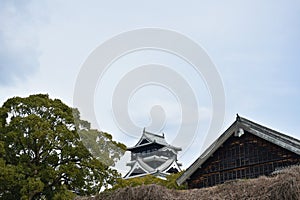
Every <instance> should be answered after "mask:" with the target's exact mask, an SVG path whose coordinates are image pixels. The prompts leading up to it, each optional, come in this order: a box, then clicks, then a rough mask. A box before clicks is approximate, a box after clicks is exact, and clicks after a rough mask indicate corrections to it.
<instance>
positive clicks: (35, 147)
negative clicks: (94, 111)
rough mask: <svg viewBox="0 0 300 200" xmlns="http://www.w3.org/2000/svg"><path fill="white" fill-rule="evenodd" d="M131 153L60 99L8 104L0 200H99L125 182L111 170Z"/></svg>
mask: <svg viewBox="0 0 300 200" xmlns="http://www.w3.org/2000/svg"><path fill="white" fill-rule="evenodd" d="M86 147H87V148H86ZM125 148H126V147H125V145H123V144H121V143H117V142H115V141H113V139H112V136H111V135H110V134H108V133H103V132H100V131H98V130H93V129H91V128H90V124H89V123H88V122H87V121H84V120H81V119H80V113H79V111H78V110H77V109H74V108H71V107H69V106H67V105H66V104H64V103H63V102H62V101H61V100H59V99H54V100H53V99H50V98H49V96H48V95H43V94H38V95H31V96H29V97H26V98H21V97H14V98H11V99H8V100H7V101H6V102H5V103H4V104H3V106H2V107H1V108H0V198H1V199H41V198H44V199H70V198H72V197H73V196H74V195H75V194H77V195H89V194H95V193H97V192H99V190H100V188H101V187H106V186H108V185H110V184H114V183H115V182H116V179H117V178H119V177H120V174H119V173H118V172H117V171H116V170H113V169H111V168H110V166H111V165H113V164H114V163H115V161H116V160H118V159H119V158H120V156H122V155H123V153H124V150H125Z"/></svg>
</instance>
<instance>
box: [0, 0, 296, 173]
mask: <svg viewBox="0 0 300 200" xmlns="http://www.w3.org/2000/svg"><path fill="white" fill-rule="evenodd" d="M151 27H153V28H160V29H166V30H172V31H175V32H178V33H180V34H182V35H185V36H187V37H188V38H190V39H191V40H193V41H194V42H195V43H197V44H198V45H199V46H201V47H202V48H203V49H204V50H205V51H206V53H207V54H208V56H209V58H210V59H211V60H212V62H213V63H214V65H215V67H216V69H217V71H218V73H219V76H220V78H221V80H222V83H223V87H224V94H225V116H224V123H223V124H222V127H221V128H220V132H218V133H215V134H214V135H213V138H212V139H216V137H217V136H218V135H220V134H221V133H222V131H224V130H226V128H228V127H229V126H230V125H231V123H233V121H234V120H235V115H236V113H239V115H241V116H243V117H246V118H248V119H250V120H253V121H255V122H258V123H260V124H262V125H265V126H268V127H270V128H272V129H275V130H278V131H280V132H283V133H285V134H288V135H291V136H294V137H297V138H300V123H299V122H300V120H299V119H300V117H299V113H300V106H299V105H298V104H299V102H300V92H299V90H300V79H299V78H298V76H299V74H300V68H299V66H300V59H299V53H300V40H299V35H300V1H296V0H295V1H293V0H288V1H280V0H278V1H269V0H266V1H258V0H254V1H253V0H252V1H248V0H246V1H222V2H220V1H209V2H208V1H184V2H182V1H163V2H162V1H156V0H153V1H147V2H142V1H122V2H117V1H109V2H104V1H71V0H66V1H57V0H52V1H50V0H48V1H47V0H45V1H38V0H26V1H9V0H0V61H1V62H0V104H3V103H4V102H5V101H6V100H7V99H8V98H11V97H14V96H22V97H26V96H28V95H30V94H36V93H47V94H49V95H50V97H51V98H59V99H61V100H62V101H63V102H65V103H66V104H67V105H70V106H75V105H74V90H75V86H76V83H77V82H78V80H77V78H78V76H79V74H80V73H81V69H82V67H83V65H84V63H85V62H86V60H87V59H88V58H89V56H90V55H91V53H92V52H93V51H94V50H95V49H96V48H97V47H98V46H101V44H103V43H105V42H106V41H107V40H109V39H110V38H112V37H114V36H116V35H118V34H122V33H124V32H126V31H131V30H136V29H143V28H151ZM149 63H158V64H164V65H168V66H171V67H169V68H172V69H174V70H175V71H176V72H177V73H178V74H180V75H181V76H182V77H183V79H185V80H186V81H187V82H188V83H189V86H190V87H191V88H192V90H193V92H194V94H195V98H196V101H197V103H198V114H199V118H198V119H197V120H195V119H190V121H192V122H193V123H197V125H198V128H197V131H196V132H195V134H194V135H193V137H190V138H188V139H189V145H188V146H187V147H185V149H183V151H182V153H181V154H180V156H179V161H180V162H181V163H182V164H183V168H186V167H188V166H189V165H190V164H191V163H192V162H193V161H194V160H195V159H196V158H197V157H198V156H199V155H200V153H201V152H202V151H203V150H204V148H205V147H206V146H207V145H209V144H204V142H203V141H204V139H205V136H206V134H207V132H208V128H209V125H210V123H211V121H212V118H213V117H214V116H213V115H212V112H213V111H212V109H213V106H212V102H211V93H210V91H209V88H208V86H207V83H206V82H205V77H203V76H202V77H201V76H197V74H196V73H195V71H194V70H193V68H192V67H191V66H190V64H188V63H186V62H185V61H182V59H181V58H180V57H178V56H176V55H172V54H169V53H166V52H162V51H157V50H141V51H138V52H133V53H131V54H128V55H125V56H123V57H121V58H119V59H116V60H115V61H114V62H113V63H112V64H111V65H110V66H109V68H108V69H107V71H106V74H105V75H103V76H102V77H99V79H98V82H97V85H96V86H95V88H96V89H95V91H94V94H93V96H94V99H93V103H94V105H93V108H94V113H95V116H96V121H95V120H93V119H92V118H93V117H92V116H90V115H88V114H86V113H85V112H84V111H83V112H82V118H84V119H86V120H90V121H92V126H93V127H94V128H98V129H100V130H103V131H107V132H109V133H111V134H112V135H113V137H114V139H116V140H118V141H121V142H123V143H125V144H126V145H127V146H133V145H134V144H135V143H136V142H137V140H138V133H134V136H135V137H132V136H133V135H130V134H128V133H127V134H126V133H124V132H123V131H122V127H120V126H119V125H118V124H117V123H116V118H118V116H114V115H113V111H112V110H113V108H112V96H113V94H114V93H113V92H114V89H115V87H116V86H117V85H118V83H120V82H121V79H122V77H124V76H125V75H126V73H128V72H129V71H132V70H134V69H136V68H137V67H139V66H141V65H144V64H149ZM175 86H176V83H175ZM177 86H178V84H177ZM125 100H126V101H127V102H128V108H127V109H128V113H129V116H130V119H131V120H132V122H133V123H134V124H135V126H137V127H139V128H140V130H141V131H142V128H143V127H147V126H149V123H151V117H150V114H151V112H150V110H151V108H152V107H153V106H156V105H160V106H161V107H162V108H163V109H164V114H165V118H164V119H162V120H163V126H162V128H161V129H160V130H159V131H161V132H164V133H165V136H166V139H167V141H169V142H170V143H171V141H172V140H173V139H174V138H175V137H176V133H177V132H178V129H179V128H180V126H181V125H182V124H181V123H182V121H183V120H182V118H181V117H182V114H181V111H182V109H183V108H184V106H186V105H182V104H180V101H179V100H180V99H179V100H178V95H177V94H176V93H175V94H174V93H172V92H170V91H168V88H166V87H162V86H161V85H157V84H152V85H151V84H150V85H147V86H144V85H141V87H140V88H139V89H135V90H132V94H131V96H130V98H129V99H125ZM156 108H157V107H156ZM79 110H80V111H81V108H80V107H79ZM156 117H157V118H158V119H159V120H161V119H160V117H161V116H156ZM195 121H196V122H195ZM127 159H128V157H127ZM125 162H126V158H124V160H123V162H120V164H118V165H117V168H118V169H119V170H120V171H121V172H123V173H124V172H125V171H127V170H128V168H126V167H124V163H125Z"/></svg>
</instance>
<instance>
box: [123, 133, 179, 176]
mask: <svg viewBox="0 0 300 200" xmlns="http://www.w3.org/2000/svg"><path fill="white" fill-rule="evenodd" d="M127 150H128V151H131V160H130V162H128V163H127V166H130V167H131V169H130V170H129V172H128V173H127V174H126V175H125V177H124V178H125V179H127V178H134V177H141V176H145V175H147V174H151V175H154V176H157V177H159V178H165V177H166V176H167V175H169V174H171V173H176V172H179V171H181V170H180V166H181V164H179V163H177V153H178V151H181V148H179V147H174V146H172V145H170V144H168V143H167V142H166V140H165V136H164V134H163V135H157V134H154V133H150V132H147V131H146V130H145V129H144V130H143V134H142V137H141V138H140V140H139V141H138V143H137V144H136V145H135V146H134V147H129V148H127Z"/></svg>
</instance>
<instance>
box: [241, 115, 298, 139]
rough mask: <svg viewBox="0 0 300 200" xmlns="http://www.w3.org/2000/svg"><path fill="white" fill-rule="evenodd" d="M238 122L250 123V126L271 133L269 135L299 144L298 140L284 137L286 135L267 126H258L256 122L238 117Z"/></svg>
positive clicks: (287, 136)
mask: <svg viewBox="0 0 300 200" xmlns="http://www.w3.org/2000/svg"><path fill="white" fill-rule="evenodd" d="M240 121H241V122H246V123H248V124H249V123H251V124H252V125H255V126H257V127H258V128H260V129H264V130H266V131H269V132H271V134H273V135H275V134H276V136H277V137H281V138H282V139H286V140H287V139H288V140H292V141H295V142H297V143H300V140H298V139H297V138H294V137H292V136H289V135H286V134H284V133H281V132H279V131H276V130H274V129H271V128H269V127H267V126H264V125H261V124H258V123H256V122H253V121H251V120H249V119H247V118H244V117H240Z"/></svg>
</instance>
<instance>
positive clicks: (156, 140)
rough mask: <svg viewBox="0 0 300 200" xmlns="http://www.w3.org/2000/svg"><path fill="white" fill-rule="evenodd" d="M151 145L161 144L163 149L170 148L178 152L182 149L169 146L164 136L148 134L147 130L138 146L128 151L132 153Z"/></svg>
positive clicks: (129, 148)
mask: <svg viewBox="0 0 300 200" xmlns="http://www.w3.org/2000/svg"><path fill="white" fill-rule="evenodd" d="M151 144H159V145H161V146H163V147H168V148H170V149H173V150H176V151H181V148H179V147H175V146H172V145H170V144H168V143H167V141H166V140H165V136H164V134H163V135H158V134H155V133H151V132H148V131H146V130H145V129H144V130H143V134H142V137H141V138H140V140H139V141H138V142H137V143H136V145H135V146H133V147H128V148H127V150H128V151H132V150H135V149H138V148H140V147H145V146H148V145H151Z"/></svg>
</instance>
